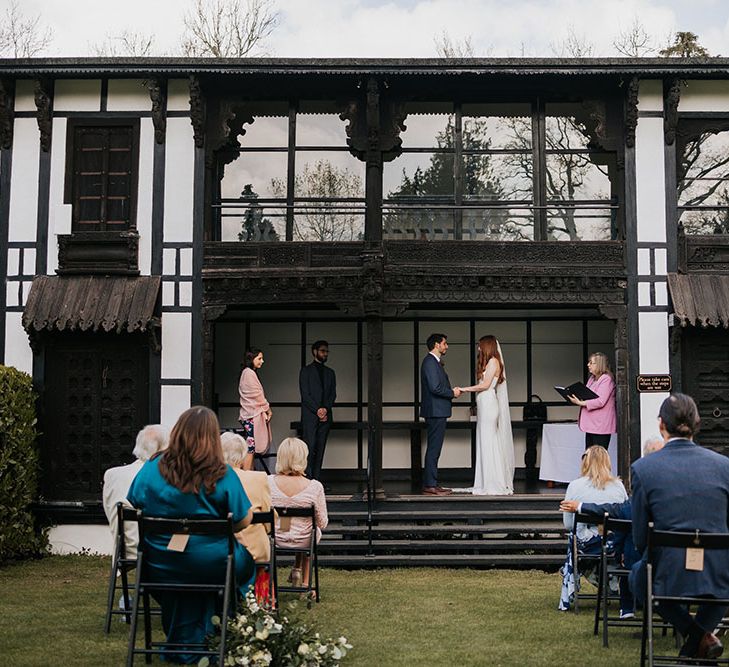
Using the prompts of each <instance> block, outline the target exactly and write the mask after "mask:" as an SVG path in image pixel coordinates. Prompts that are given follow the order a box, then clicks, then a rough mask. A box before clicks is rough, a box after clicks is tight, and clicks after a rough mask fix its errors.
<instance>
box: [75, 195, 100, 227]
mask: <svg viewBox="0 0 729 667" xmlns="http://www.w3.org/2000/svg"><path fill="white" fill-rule="evenodd" d="M77 209H78V223H79V224H81V225H84V224H89V223H91V224H97V223H98V222H99V221H100V220H101V200H100V199H99V198H98V197H95V198H93V199H79V201H78V205H77Z"/></svg>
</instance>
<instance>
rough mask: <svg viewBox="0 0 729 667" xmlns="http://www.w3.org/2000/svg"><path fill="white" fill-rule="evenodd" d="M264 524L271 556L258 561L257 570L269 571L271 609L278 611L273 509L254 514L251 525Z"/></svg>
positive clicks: (274, 517) (274, 515) (274, 516)
mask: <svg viewBox="0 0 729 667" xmlns="http://www.w3.org/2000/svg"><path fill="white" fill-rule="evenodd" d="M254 524H263V525H264V526H265V527H266V532H267V533H268V540H269V544H270V549H271V550H270V555H269V558H268V560H267V561H256V568H259V567H263V568H265V569H266V570H267V571H268V575H269V577H270V582H271V583H270V607H271V611H274V612H275V611H277V610H278V592H277V588H276V586H275V579H276V512H274V511H273V510H272V509H271V510H268V512H253V518H252V519H251V523H250V525H254Z"/></svg>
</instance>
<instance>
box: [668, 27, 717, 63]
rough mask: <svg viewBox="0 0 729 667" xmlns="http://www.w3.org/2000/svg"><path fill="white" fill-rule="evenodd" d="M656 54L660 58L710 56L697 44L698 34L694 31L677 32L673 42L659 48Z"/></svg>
mask: <svg viewBox="0 0 729 667" xmlns="http://www.w3.org/2000/svg"><path fill="white" fill-rule="evenodd" d="M658 55H659V56H661V57H662V58H710V57H711V54H710V53H709V52H708V50H707V49H706V48H705V47H703V46H701V44H699V36H698V35H697V34H696V33H695V32H677V33H676V34H675V35H674V39H673V44H670V45H668V46H667V47H666V48H665V49H661V50H660V51H659V52H658Z"/></svg>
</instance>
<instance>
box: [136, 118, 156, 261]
mask: <svg viewBox="0 0 729 667" xmlns="http://www.w3.org/2000/svg"><path fill="white" fill-rule="evenodd" d="M153 164H154V126H153V125H152V119H151V118H141V119H140V127H139V178H138V183H139V186H138V188H137V231H138V232H139V271H140V273H141V274H142V275H149V274H150V273H151V271H152V171H153Z"/></svg>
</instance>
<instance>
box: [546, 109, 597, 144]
mask: <svg viewBox="0 0 729 667" xmlns="http://www.w3.org/2000/svg"><path fill="white" fill-rule="evenodd" d="M545 111H546V114H547V118H546V139H547V149H555V150H567V149H575V148H587V147H588V144H589V143H590V136H589V133H588V131H587V124H586V123H587V122H588V120H589V116H588V112H587V110H586V109H585V107H584V106H583V105H582V104H579V103H566V104H547V105H546V107H545Z"/></svg>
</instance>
